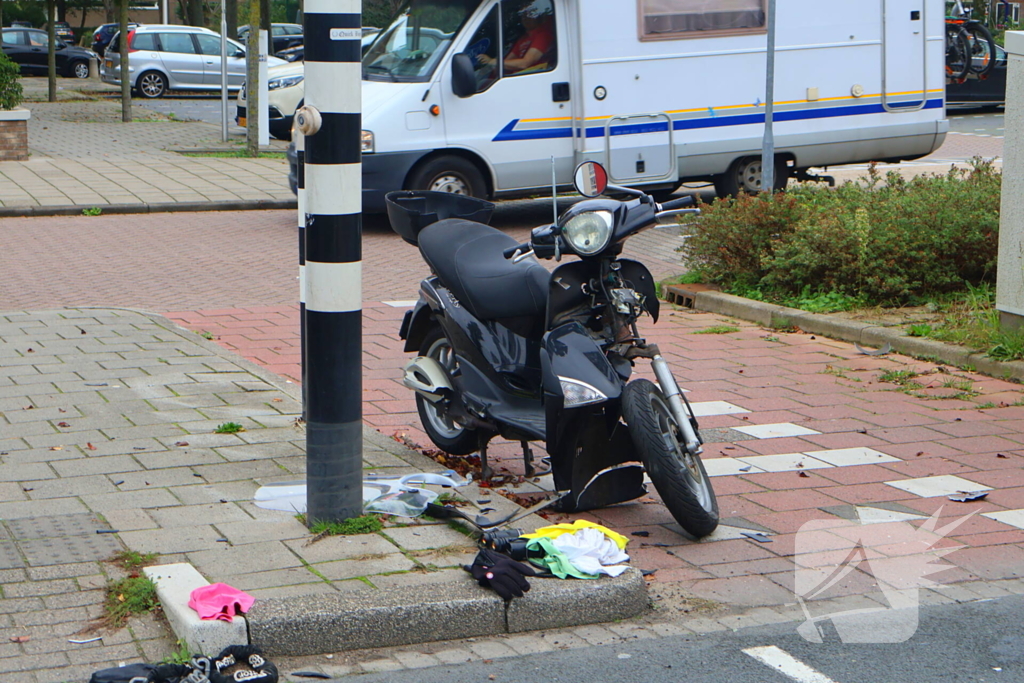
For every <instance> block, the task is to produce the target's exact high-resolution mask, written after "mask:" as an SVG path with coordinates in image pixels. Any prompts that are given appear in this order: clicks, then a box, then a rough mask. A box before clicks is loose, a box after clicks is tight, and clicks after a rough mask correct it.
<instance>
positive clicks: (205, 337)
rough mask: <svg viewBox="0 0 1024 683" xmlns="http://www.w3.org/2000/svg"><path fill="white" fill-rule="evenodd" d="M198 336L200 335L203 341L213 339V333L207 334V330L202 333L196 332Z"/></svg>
mask: <svg viewBox="0 0 1024 683" xmlns="http://www.w3.org/2000/svg"><path fill="white" fill-rule="evenodd" d="M196 334H198V335H199V336H200V337H202V338H203V339H213V332H207V331H206V330H203V331H202V332H196Z"/></svg>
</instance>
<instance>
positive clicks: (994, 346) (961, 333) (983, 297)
mask: <svg viewBox="0 0 1024 683" xmlns="http://www.w3.org/2000/svg"><path fill="white" fill-rule="evenodd" d="M933 304H934V306H935V308H936V312H937V315H938V316H939V318H940V322H937V323H935V324H923V323H921V324H915V325H911V326H910V327H908V328H907V334H908V335H910V336H912V337H929V338H931V339H935V340H937V341H943V342H948V343H951V344H958V345H960V346H966V347H968V348H970V349H973V350H975V351H979V352H984V353H985V355H987V356H989V357H990V358H992V359H994V360H999V361H1010V360H1021V359H1024V331H1018V332H1007V331H1004V330H1003V329H1001V327H1000V324H999V311H998V310H997V309H996V307H995V289H994V288H993V287H992V286H990V285H988V284H981V285H978V286H976V287H974V286H971V285H970V284H968V285H967V291H965V292H961V293H958V294H955V295H950V296H948V297H944V298H942V299H940V300H938V301H935V302H933Z"/></svg>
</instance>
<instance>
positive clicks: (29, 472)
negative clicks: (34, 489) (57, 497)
mask: <svg viewBox="0 0 1024 683" xmlns="http://www.w3.org/2000/svg"><path fill="white" fill-rule="evenodd" d="M4 457H5V458H6V457H8V456H4ZM56 476H57V474H56V472H54V471H53V470H52V469H50V466H49V465H47V464H46V463H44V462H30V463H25V464H23V465H18V464H6V463H5V464H2V465H0V481H7V482H11V481H36V480H39V479H54V478H56Z"/></svg>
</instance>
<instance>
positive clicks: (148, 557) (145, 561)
mask: <svg viewBox="0 0 1024 683" xmlns="http://www.w3.org/2000/svg"><path fill="white" fill-rule="evenodd" d="M156 557H157V555H156V553H139V552H136V551H134V550H122V551H121V552H119V553H117V554H116V555H114V556H113V557H111V558H110V561H111V562H113V563H114V564H116V565H117V566H118V567H123V568H124V569H127V570H129V571H133V570H135V569H139V568H140V567H146V566H149V565H151V564H153V562H154V561H156Z"/></svg>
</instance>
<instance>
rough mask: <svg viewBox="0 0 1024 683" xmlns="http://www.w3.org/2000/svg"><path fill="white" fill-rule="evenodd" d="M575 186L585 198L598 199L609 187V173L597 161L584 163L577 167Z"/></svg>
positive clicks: (574, 177)
mask: <svg viewBox="0 0 1024 683" xmlns="http://www.w3.org/2000/svg"><path fill="white" fill-rule="evenodd" d="M573 184H574V185H575V186H576V191H577V192H579V193H580V194H581V195H583V196H584V197H597V196H599V195H600V194H602V193H603V192H604V191H605V188H606V187H608V171H606V170H604V166H602V165H601V164H599V163H597V162H596V161H584V162H583V163H582V164H580V165H579V166H577V167H576V172H575V173H574V174H573Z"/></svg>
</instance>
